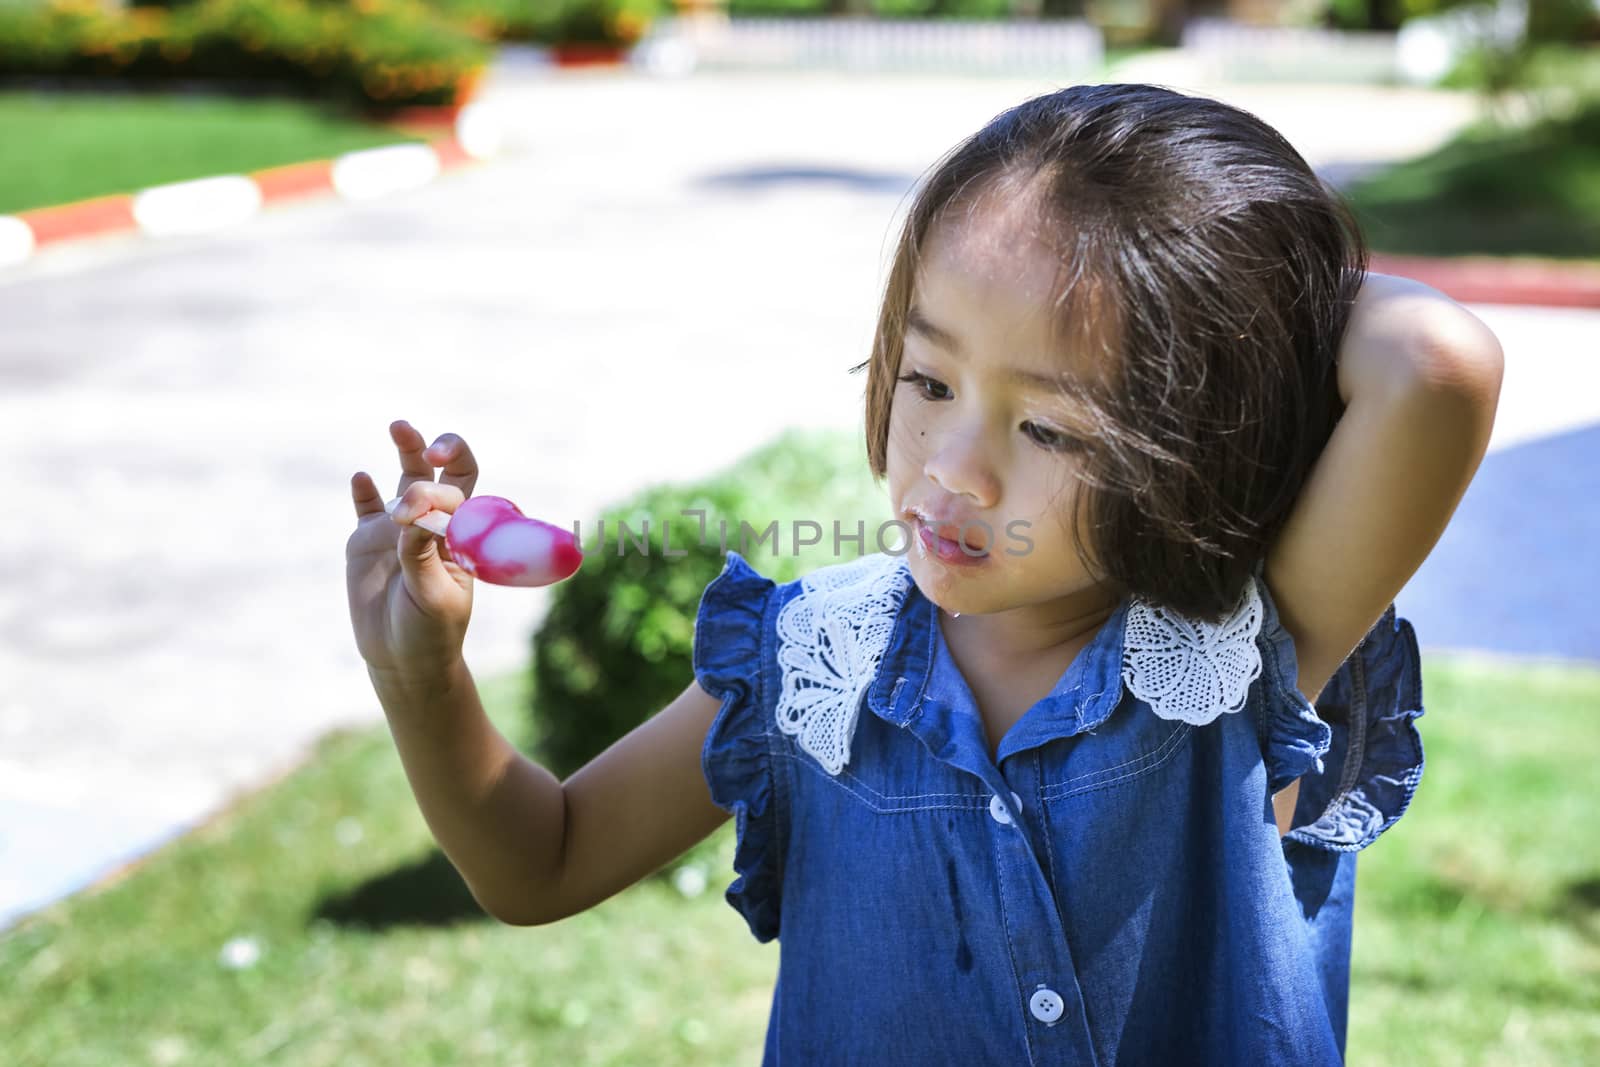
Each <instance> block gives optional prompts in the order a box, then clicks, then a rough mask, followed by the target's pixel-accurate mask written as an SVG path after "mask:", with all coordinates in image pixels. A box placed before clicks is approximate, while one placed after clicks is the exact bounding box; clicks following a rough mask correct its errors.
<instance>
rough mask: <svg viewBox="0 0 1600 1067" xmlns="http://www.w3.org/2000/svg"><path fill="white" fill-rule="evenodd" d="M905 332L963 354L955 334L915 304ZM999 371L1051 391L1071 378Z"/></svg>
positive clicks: (1008, 369)
mask: <svg viewBox="0 0 1600 1067" xmlns="http://www.w3.org/2000/svg"><path fill="white" fill-rule="evenodd" d="M906 332H908V333H916V334H921V335H922V336H923V337H924V338H926V339H927V340H929V341H931V342H933V343H934V344H936V345H938V346H939V347H940V348H942V349H944V350H945V351H946V352H948V353H950V354H951V355H952V356H958V357H960V356H964V355H965V350H964V349H963V348H962V347H961V342H960V341H959V340H957V339H956V335H955V334H953V333H951V332H950V331H949V330H947V329H945V328H944V327H943V326H940V325H938V324H937V323H935V322H933V321H932V320H931V319H929V318H928V317H927V316H926V315H924V314H923V313H922V309H921V308H919V307H917V306H916V305H915V304H913V305H912V306H911V308H910V310H908V311H907V312H906ZM1001 373H1003V374H1004V375H1005V376H1006V378H1007V379H1009V380H1010V381H1013V382H1018V383H1020V384H1022V385H1030V386H1033V387H1035V388H1038V389H1049V390H1051V391H1057V390H1060V389H1062V388H1064V387H1065V386H1067V385H1068V384H1069V383H1070V382H1071V380H1072V379H1071V378H1069V377H1067V376H1066V375H1051V374H1040V373H1038V372H1037V371H1031V370H1023V369H1022V368H1021V367H1003V368H1001Z"/></svg>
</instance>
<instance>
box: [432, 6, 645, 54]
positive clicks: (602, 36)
mask: <svg viewBox="0 0 1600 1067" xmlns="http://www.w3.org/2000/svg"><path fill="white" fill-rule="evenodd" d="M428 2H429V3H430V5H431V6H432V7H434V8H435V9H436V10H438V11H441V12H443V13H445V14H446V15H448V16H449V17H450V18H452V19H454V20H456V21H457V22H460V23H463V24H466V25H470V26H471V27H472V28H473V32H475V33H477V34H479V35H480V36H482V37H485V38H490V39H493V40H499V41H528V42H530V43H533V44H544V45H555V44H578V43H584V44H618V45H629V44H633V43H634V42H635V41H637V40H638V39H639V38H640V37H643V36H644V34H645V31H646V30H648V29H649V27H650V24H651V22H653V21H654V20H655V19H657V18H658V17H660V16H661V14H662V13H663V12H665V11H666V10H668V8H669V6H670V4H669V0H428Z"/></svg>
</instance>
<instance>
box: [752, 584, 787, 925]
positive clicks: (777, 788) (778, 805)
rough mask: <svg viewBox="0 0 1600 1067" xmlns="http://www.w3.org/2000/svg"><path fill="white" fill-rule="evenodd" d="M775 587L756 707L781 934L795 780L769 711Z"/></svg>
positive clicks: (766, 618)
mask: <svg viewBox="0 0 1600 1067" xmlns="http://www.w3.org/2000/svg"><path fill="white" fill-rule="evenodd" d="M773 594H774V590H768V593H767V600H766V603H765V604H763V605H762V609H763V610H762V613H761V633H760V634H759V635H758V637H759V639H760V645H759V649H758V652H757V655H758V657H759V659H758V661H757V662H758V667H757V670H756V692H757V695H758V696H759V698H760V701H761V702H760V703H759V704H757V705H756V706H757V707H758V708H760V709H761V711H762V719H763V721H764V722H765V723H766V729H765V730H764V731H763V732H764V733H765V734H766V738H767V759H768V761H769V762H768V765H767V766H768V772H769V773H770V774H771V775H772V793H773V797H774V804H775V808H774V810H773V812H772V824H773V828H774V830H775V833H774V835H773V836H774V838H775V841H776V850H777V862H778V936H779V937H780V938H781V937H782V936H783V902H784V900H785V898H786V897H787V896H788V888H789V886H788V881H789V824H790V819H791V812H792V810H793V804H794V780H793V778H792V777H791V776H790V773H789V772H790V770H791V768H788V767H782V766H780V763H779V761H780V760H783V759H786V758H787V757H788V752H787V751H786V748H785V741H786V735H785V734H784V733H783V732H782V731H781V730H778V729H777V718H776V717H775V716H774V715H772V714H771V713H769V712H768V710H767V709H769V708H776V707H777V702H776V700H773V701H772V702H768V700H767V697H768V695H769V693H770V689H771V685H772V681H771V676H770V674H769V672H768V671H767V669H766V667H767V655H768V653H769V652H772V648H771V646H770V642H769V640H768V636H769V635H776V633H777V629H776V625H777V623H776V620H777V614H776V612H774V611H773V601H774V600H778V599H780V598H779V597H777V596H775V595H773Z"/></svg>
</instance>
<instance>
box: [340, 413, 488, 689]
mask: <svg viewBox="0 0 1600 1067" xmlns="http://www.w3.org/2000/svg"><path fill="white" fill-rule="evenodd" d="M389 436H390V437H391V438H392V439H393V440H394V443H395V447H396V448H397V449H398V450H399V452H400V469H401V472H402V473H401V475H400V487H399V489H398V491H397V492H398V495H399V496H400V498H401V500H402V504H401V506H399V507H397V508H396V509H395V514H394V515H393V516H392V517H391V516H390V515H389V514H388V512H386V511H385V510H384V506H383V503H384V498H383V497H382V496H381V495H380V494H379V493H378V487H377V486H376V485H375V484H373V481H372V479H371V478H370V477H369V476H368V475H367V474H366V472H364V471H358V472H357V473H356V474H355V476H354V477H352V478H351V479H350V492H351V496H352V498H353V500H354V503H355V508H356V517H357V522H356V529H355V532H354V533H352V534H351V535H350V539H349V540H348V541H346V542H345V549H344V556H345V586H346V589H347V591H348V593H349V597H350V622H351V625H352V626H353V627H354V629H355V636H356V648H357V649H358V650H359V651H360V653H361V658H362V659H364V660H366V661H367V666H368V668H369V669H370V670H371V671H373V672H375V673H378V674H383V675H386V676H388V677H390V678H392V679H394V680H396V681H400V682H404V683H410V684H417V683H427V682H429V681H436V680H442V679H444V678H445V677H447V675H448V672H449V671H450V669H451V668H452V667H453V666H454V665H455V664H456V663H457V662H458V661H459V660H460V658H461V646H462V642H463V640H464V639H465V637H466V633H467V620H468V619H469V618H470V617H471V615H472V584H473V580H472V576H471V575H470V574H468V573H467V572H466V571H465V570H463V569H462V568H461V567H460V566H458V565H457V564H456V563H455V561H454V560H452V559H451V558H450V552H449V549H447V548H446V547H445V543H444V538H442V537H438V536H436V535H435V534H433V533H431V532H429V531H428V530H425V529H423V528H422V527H420V526H416V525H413V523H414V520H415V519H417V518H418V517H419V516H421V515H424V514H426V513H427V512H428V511H429V510H431V509H435V508H437V509H438V510H441V511H447V512H451V513H454V512H455V509H456V508H457V507H459V506H460V505H461V503H462V502H463V501H464V500H466V499H467V497H469V496H471V495H472V487H473V486H474V485H475V484H476V483H477V481H478V464H477V461H476V460H475V459H474V458H473V455H472V450H471V449H470V448H468V447H467V443H466V442H465V441H463V440H462V439H461V438H460V437H457V436H456V435H455V434H444V435H443V436H441V437H440V438H439V439H438V440H437V441H435V442H434V443H433V445H432V447H430V448H427V449H424V448H423V438H422V435H421V434H420V433H418V432H417V431H416V430H414V429H413V428H412V427H411V424H410V423H408V422H406V421H405V420H404V419H401V420H398V421H396V422H393V423H390V425H389ZM435 466H443V467H444V473H443V475H442V477H441V478H440V480H439V481H438V482H435V481H434V480H433V468H434V467H435Z"/></svg>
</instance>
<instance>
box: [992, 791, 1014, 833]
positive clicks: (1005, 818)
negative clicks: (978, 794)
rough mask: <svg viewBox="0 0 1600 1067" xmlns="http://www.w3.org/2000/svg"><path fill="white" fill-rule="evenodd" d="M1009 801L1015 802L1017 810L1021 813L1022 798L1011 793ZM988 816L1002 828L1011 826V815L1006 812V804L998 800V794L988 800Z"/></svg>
mask: <svg viewBox="0 0 1600 1067" xmlns="http://www.w3.org/2000/svg"><path fill="white" fill-rule="evenodd" d="M1011 799H1012V800H1015V801H1016V802H1017V810H1018V811H1021V810H1022V798H1021V797H1019V796H1017V794H1015V793H1012V794H1011ZM989 814H990V816H992V817H993V818H994V821H995V822H997V823H1000V824H1001V825H1003V826H1009V825H1011V813H1010V812H1009V811H1007V810H1006V802H1005V801H1003V800H1001V799H1000V794H999V793H996V794H995V795H994V796H992V797H990V798H989Z"/></svg>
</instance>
